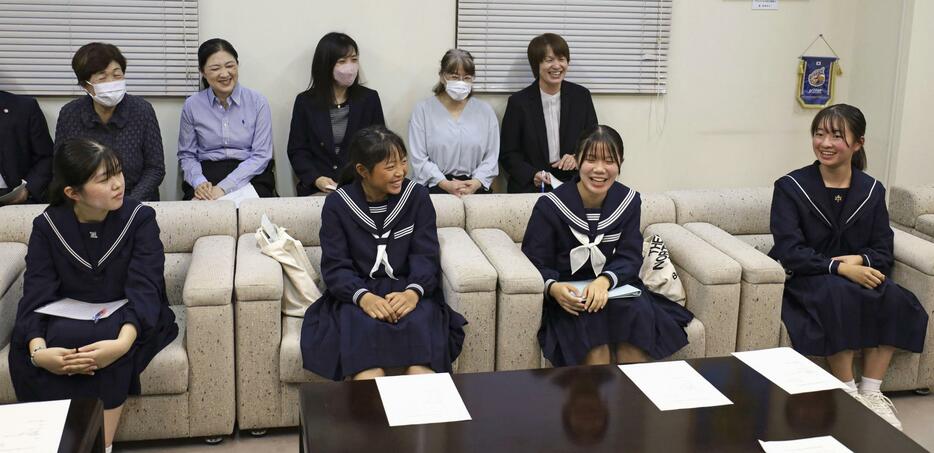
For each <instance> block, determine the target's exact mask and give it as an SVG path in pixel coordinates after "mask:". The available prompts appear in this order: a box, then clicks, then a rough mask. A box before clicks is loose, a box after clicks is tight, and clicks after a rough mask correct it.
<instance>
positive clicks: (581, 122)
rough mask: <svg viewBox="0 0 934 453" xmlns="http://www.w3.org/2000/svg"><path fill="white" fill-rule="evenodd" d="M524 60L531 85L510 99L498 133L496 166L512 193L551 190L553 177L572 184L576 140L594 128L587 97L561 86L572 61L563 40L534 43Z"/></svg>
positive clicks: (586, 92) (552, 36)
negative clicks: (527, 59) (498, 142)
mask: <svg viewBox="0 0 934 453" xmlns="http://www.w3.org/2000/svg"><path fill="white" fill-rule="evenodd" d="M528 57H529V65H530V66H531V68H532V73H533V74H534V75H535V81H534V82H532V84H531V85H529V86H528V87H526V88H524V89H523V90H521V91H519V92H517V93H515V94H513V95H512V96H509V102H508V103H507V104H506V113H505V114H504V115H503V128H502V131H501V132H500V148H499V161H500V164H502V166H503V169H505V170H506V172H507V173H508V182H509V184H508V190H509V192H510V193H516V192H544V191H546V190H550V189H551V185H552V181H551V175H554V176H555V177H556V178H558V179H559V180H561V181H567V180H570V179H571V178H572V177H573V176H574V174H575V173H576V172H575V170H577V163H576V162H575V160H574V146H575V144H576V143H577V139H578V137H579V136H580V134H581V132H582V131H584V130H585V129H587V128H588V127H590V126H593V125H596V124H597V112H596V111H595V110H594V107H593V99H591V97H590V91H589V90H587V89H586V88H584V87H582V86H580V85H577V84H575V83H571V82H568V81H566V80H564V76H565V74H567V70H568V64H569V63H570V61H571V51H570V49H569V48H568V43H567V42H566V41H565V40H564V38H562V37H560V36H558V35H556V34H553V33H545V34H543V35H540V36H537V37H535V39H533V40H532V41H531V42H530V43H529V49H528ZM546 106H547V107H546Z"/></svg>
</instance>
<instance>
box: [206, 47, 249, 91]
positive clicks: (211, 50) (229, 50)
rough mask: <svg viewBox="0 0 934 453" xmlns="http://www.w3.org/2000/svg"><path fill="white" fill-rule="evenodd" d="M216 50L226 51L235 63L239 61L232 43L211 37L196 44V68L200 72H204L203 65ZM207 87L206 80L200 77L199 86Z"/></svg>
mask: <svg viewBox="0 0 934 453" xmlns="http://www.w3.org/2000/svg"><path fill="white" fill-rule="evenodd" d="M218 52H227V53H229V54H231V55H233V57H234V60H235V61H236V62H237V63H240V56H239V55H237V50H236V49H234V47H233V44H231V43H229V42H227V40H225V39H221V38H212V39H209V40H207V41H205V42H203V43H201V45H200V46H198V70H199V71H201V73H204V65H205V64H207V62H208V58H211V55H214V54H216V53H218ZM207 87H208V80H207V79H205V78H204V77H202V78H201V88H202V89H204V88H207Z"/></svg>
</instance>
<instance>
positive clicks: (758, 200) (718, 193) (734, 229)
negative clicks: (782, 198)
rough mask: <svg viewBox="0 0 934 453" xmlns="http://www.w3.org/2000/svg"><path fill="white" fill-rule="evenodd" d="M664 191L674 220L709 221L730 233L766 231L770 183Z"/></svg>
mask: <svg viewBox="0 0 934 453" xmlns="http://www.w3.org/2000/svg"><path fill="white" fill-rule="evenodd" d="M666 195H668V196H669V197H671V199H672V200H673V201H674V203H675V208H676V209H677V211H678V223H681V224H684V223H691V222H706V223H712V224H714V225H716V226H718V227H720V228H721V229H723V230H726V232H727V233H730V234H733V235H740V234H763V233H768V232H769V209H770V208H771V205H772V188H771V187H757V188H740V189H706V190H675V191H671V192H666Z"/></svg>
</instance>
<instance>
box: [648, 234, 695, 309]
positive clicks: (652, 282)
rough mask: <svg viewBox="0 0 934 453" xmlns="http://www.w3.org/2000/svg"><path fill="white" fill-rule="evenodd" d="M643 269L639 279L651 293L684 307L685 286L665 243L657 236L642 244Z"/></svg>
mask: <svg viewBox="0 0 934 453" xmlns="http://www.w3.org/2000/svg"><path fill="white" fill-rule="evenodd" d="M642 256H643V257H645V258H644V260H643V262H642V268H641V269H639V278H640V279H642V283H644V284H645V287H646V288H648V290H649V291H652V292H653V293H656V294H661V295H663V296H665V297H666V298H668V300H671V301H673V302H677V303H679V304H681V305H684V298H685V295H684V285H682V284H681V279H680V278H679V277H678V272H677V271H676V270H675V265H674V264H671V257H670V256H668V249H667V248H666V247H665V241H663V240H662V238H661V237H659V236H658V235H657V234H656V235H654V236H652V237H650V238H648V239H646V240H645V242H643V243H642Z"/></svg>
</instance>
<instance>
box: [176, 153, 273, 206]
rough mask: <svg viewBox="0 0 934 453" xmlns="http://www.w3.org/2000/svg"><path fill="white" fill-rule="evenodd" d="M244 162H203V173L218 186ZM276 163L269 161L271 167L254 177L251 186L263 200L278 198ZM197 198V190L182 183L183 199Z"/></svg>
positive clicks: (230, 160) (232, 160)
mask: <svg viewBox="0 0 934 453" xmlns="http://www.w3.org/2000/svg"><path fill="white" fill-rule="evenodd" d="M241 162H242V161H239V160H236V159H228V160H205V161H202V162H201V173H202V174H203V175H204V177H205V178H207V180H208V182H210V183H211V184H217V183H219V182H221V181H223V180H224V178H226V177H227V175H229V174H230V172H232V171H234V170H236V169H237V166H239V165H240V163H241ZM275 166H276V161H274V160H271V161H269V165H267V166H266V169H265V170H263V172H262V173H260V174H258V175H256V176H254V177H253V179H251V180H250V184H253V188H254V189H256V194H257V195H259V196H260V197H261V198H269V197H278V196H279V194H277V193H276V172H275ZM194 197H195V189H194V188H193V187H191V186H190V185H188V183H187V182H184V181H183V182H182V199H183V200H191V199H192V198H194Z"/></svg>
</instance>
